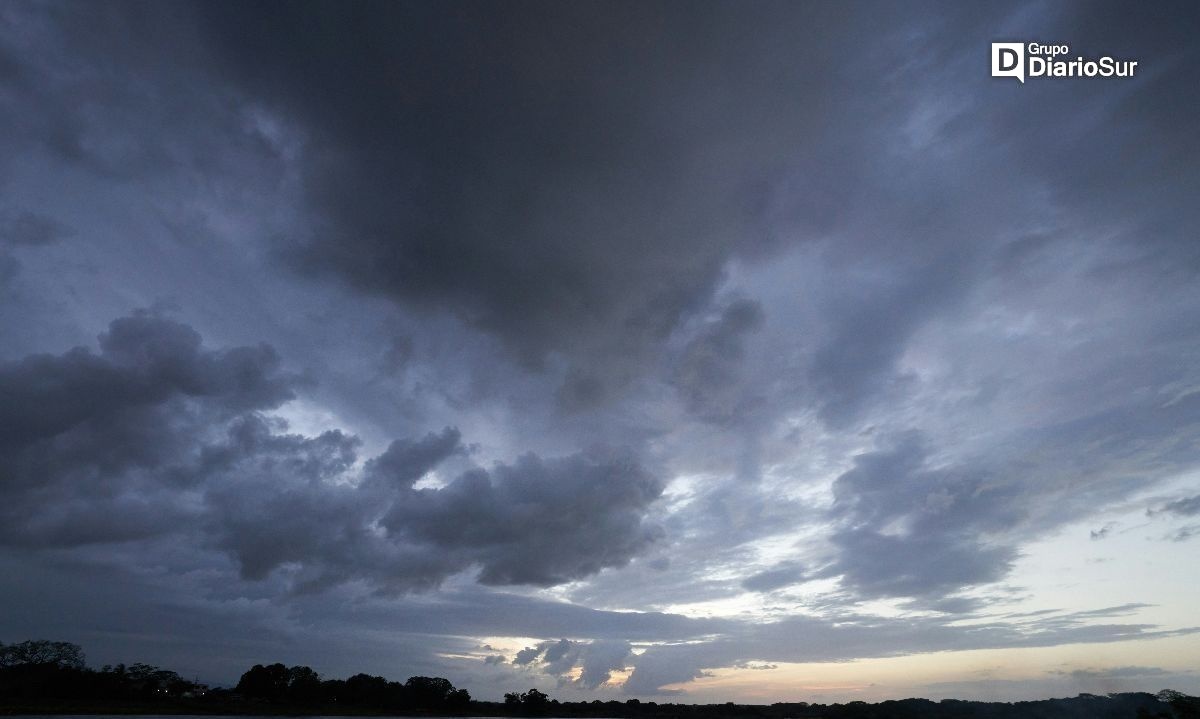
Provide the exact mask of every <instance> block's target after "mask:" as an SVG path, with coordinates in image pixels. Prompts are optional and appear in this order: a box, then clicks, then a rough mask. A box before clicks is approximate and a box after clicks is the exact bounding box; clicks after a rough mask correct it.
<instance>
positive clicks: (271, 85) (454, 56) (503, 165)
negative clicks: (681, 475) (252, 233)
mask: <svg viewBox="0 0 1200 719" xmlns="http://www.w3.org/2000/svg"><path fill="white" fill-rule="evenodd" d="M203 9H204V14H205V15H206V16H207V21H208V22H207V25H208V28H209V30H210V32H211V37H212V39H213V46H214V47H217V48H219V51H220V54H221V56H222V59H223V60H224V61H225V64H224V68H225V73H226V77H228V78H229V79H230V80H232V81H233V82H235V83H237V84H238V86H239V87H241V88H243V89H244V91H245V92H246V93H247V94H248V96H249V97H251V98H254V99H256V100H258V101H261V102H263V103H266V104H267V105H268V106H270V107H271V108H273V109H275V110H277V111H278V112H280V113H281V114H283V115H284V116H285V117H287V118H288V120H289V121H290V122H293V123H297V124H298V125H299V126H300V128H301V129H302V130H303V131H304V132H305V133H307V135H308V137H309V141H308V146H307V148H306V154H305V157H304V163H305V173H306V178H307V181H306V186H307V191H308V193H309V196H310V198H311V199H312V201H313V202H314V203H315V206H316V207H317V208H318V209H319V210H320V213H319V220H318V225H317V226H316V228H315V229H314V230H313V232H312V234H311V236H308V237H301V238H296V240H297V241H296V242H293V243H291V244H290V245H289V246H288V247H287V249H286V251H287V252H289V253H291V255H292V257H293V259H295V260H296V261H297V262H298V263H299V264H300V265H301V266H302V267H304V268H305V269H306V270H307V271H309V272H312V273H315V274H322V275H332V276H334V277H337V278H340V279H341V280H343V281H344V282H345V283H347V284H348V285H350V286H352V287H354V288H357V289H360V290H362V291H365V292H370V293H378V294H381V295H384V296H386V297H390V298H393V299H396V300H399V301H401V302H404V303H406V304H408V305H410V306H414V307H419V308H437V309H440V310H449V311H451V312H453V313H455V314H456V315H458V316H459V317H460V318H462V319H464V320H465V321H466V322H468V323H470V324H471V325H474V326H476V327H478V328H482V329H484V330H486V331H488V332H491V333H494V334H496V335H497V336H499V337H501V338H502V339H503V340H504V341H505V342H506V343H507V344H508V346H509V347H510V348H511V349H512V350H513V351H515V352H516V353H517V354H518V356H520V357H521V358H522V359H523V360H525V361H526V362H528V363H530V364H534V365H536V364H539V363H541V362H542V360H543V359H544V358H545V357H546V356H547V354H548V353H561V354H563V355H566V356H567V357H568V358H569V359H570V360H571V361H572V362H573V363H575V364H579V365H583V367H582V368H581V371H582V372H583V373H584V375H586V376H588V377H591V380H590V381H591V382H592V383H599V384H600V385H604V384H606V383H608V382H611V381H612V380H614V379H616V380H621V379H622V378H625V377H627V376H628V375H629V374H630V373H631V372H633V371H634V369H635V367H636V365H637V364H639V363H641V362H643V361H645V359H646V358H647V355H646V353H647V351H648V349H650V348H651V347H654V346H655V345H656V344H657V343H659V342H661V341H662V340H664V339H665V338H666V336H667V335H668V334H669V333H670V332H671V331H672V329H673V328H674V327H675V326H676V325H677V324H678V322H679V321H680V319H681V318H682V317H684V316H685V315H687V314H689V313H691V312H693V311H695V310H697V309H698V308H700V307H701V306H702V305H703V304H704V303H705V302H706V301H707V299H708V298H709V296H710V295H711V293H712V291H713V289H714V286H715V283H716V282H717V280H718V279H719V277H720V276H721V272H722V266H723V265H724V263H725V262H726V261H727V260H728V259H729V258H731V257H733V256H744V255H755V254H757V253H759V252H761V251H762V250H763V249H764V248H766V247H768V246H770V245H771V244H772V243H773V238H772V237H771V236H770V235H771V233H770V231H769V230H768V229H766V227H765V226H764V224H763V222H764V213H765V208H764V199H763V195H764V193H765V192H766V190H765V188H764V185H763V182H764V179H765V178H764V176H763V174H762V173H763V171H764V167H763V165H766V166H767V167H766V172H767V173H768V176H769V175H770V173H771V172H772V170H771V169H770V167H771V165H772V164H773V163H776V162H778V160H777V159H776V158H781V157H787V156H789V155H791V154H794V153H796V152H798V150H799V148H800V147H801V145H802V142H803V140H804V137H805V135H806V133H808V132H810V131H811V130H812V128H813V125H814V123H819V122H823V121H824V120H823V119H821V118H819V117H818V116H817V115H815V114H814V113H813V112H811V110H809V109H808V108H810V107H811V106H812V105H813V104H814V103H818V102H820V101H821V98H824V97H826V96H827V94H828V93H829V92H830V90H831V88H832V82H831V80H830V79H828V78H826V77H822V76H820V75H817V74H814V73H810V72H808V71H807V70H806V69H805V67H806V63H798V62H796V61H795V58H793V57H792V56H791V55H792V49H794V48H797V47H803V48H805V53H806V54H807V55H809V57H808V62H811V61H813V59H814V58H816V57H820V56H822V55H823V54H824V53H826V52H829V51H830V49H829V47H828V44H829V43H828V40H827V39H826V38H827V37H828V33H829V32H830V30H831V29H832V28H835V27H837V26H838V25H839V24H841V23H842V22H843V18H841V17H839V15H841V14H842V11H841V10H839V9H837V8H834V7H833V6H815V7H812V8H808V10H807V12H806V13H805V15H807V16H806V17H801V16H800V14H797V13H792V12H790V9H789V7H788V6H786V5H773V6H755V7H753V8H746V7H743V6H735V5H722V4H708V5H698V6H689V7H684V6H676V5H669V4H652V5H639V4H633V5H617V6H612V5H609V6H604V5H588V4H582V5H581V4H569V5H563V4H556V3H525V4H517V5H507V6H496V5H490V4H486V3H483V4H476V3H466V4H460V5H457V6H456V7H454V8H453V9H451V8H448V7H441V8H438V7H434V6H426V7H419V6H409V5H395V4H383V3H381V4H356V5H344V6H338V7H336V8H335V7H333V6H330V5H321V4H307V5H296V6H293V7H292V8H291V10H292V12H290V13H288V14H286V15H281V14H279V13H275V12H271V11H267V9H266V8H255V7H250V6H244V5H243V6H239V5H232V4H229V5H221V4H206V5H204V7H203ZM767 17H772V18H773V19H772V20H771V21H770V22H763V21H764V20H765V19H766V18H767ZM350 79H352V81H348V80H350ZM732 127H737V132H736V133H730V131H729V130H730V128H732ZM593 355H598V357H595V356H593ZM600 391H601V390H600V389H599V388H593V389H592V390H591V392H592V393H596V392H600Z"/></svg>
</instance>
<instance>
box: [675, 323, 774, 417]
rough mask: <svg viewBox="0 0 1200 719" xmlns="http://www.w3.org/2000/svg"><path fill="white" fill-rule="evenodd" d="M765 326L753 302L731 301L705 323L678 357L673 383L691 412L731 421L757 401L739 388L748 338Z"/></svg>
mask: <svg viewBox="0 0 1200 719" xmlns="http://www.w3.org/2000/svg"><path fill="white" fill-rule="evenodd" d="M762 324H763V310H762V306H761V305H760V304H758V303H757V302H753V301H751V300H745V299H742V300H735V301H733V302H730V303H729V304H728V305H726V306H725V308H724V309H723V310H722V311H721V314H720V315H719V316H718V317H717V318H716V319H714V320H712V321H709V322H707V323H705V325H704V327H703V328H702V329H701V330H700V331H699V332H697V334H696V336H694V337H693V338H692V339H691V341H690V342H688V344H687V346H686V347H685V348H684V349H683V353H682V355H681V357H680V358H679V361H678V364H677V365H676V367H675V370H674V376H673V379H672V382H673V384H674V385H675V386H676V387H677V388H678V389H679V392H680V394H681V395H682V396H683V400H684V403H685V405H686V406H687V408H688V410H689V411H690V412H693V413H695V414H696V415H698V416H700V417H701V418H703V419H705V420H708V421H712V422H724V423H727V422H730V421H731V420H734V419H737V418H738V416H739V415H742V414H744V413H745V412H746V410H747V409H749V407H748V406H747V405H750V404H752V403H753V402H754V398H752V397H747V396H746V395H745V392H744V388H742V387H739V382H738V380H739V376H738V375H739V370H740V365H741V361H742V358H743V356H744V354H745V348H744V346H743V345H744V342H745V337H746V335H748V334H750V333H752V332H754V331H756V330H758V329H759V328H761V327H762Z"/></svg>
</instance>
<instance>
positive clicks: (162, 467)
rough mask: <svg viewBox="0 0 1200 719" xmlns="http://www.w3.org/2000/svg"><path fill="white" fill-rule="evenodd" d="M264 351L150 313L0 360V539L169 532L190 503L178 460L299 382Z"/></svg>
mask: <svg viewBox="0 0 1200 719" xmlns="http://www.w3.org/2000/svg"><path fill="white" fill-rule="evenodd" d="M279 365H280V363H279V358H278V357H277V356H276V355H275V353H274V351H273V350H272V349H271V348H270V347H268V346H266V345H261V346H258V347H237V348H233V349H229V350H225V351H208V350H205V349H203V348H202V347H201V346H200V336H199V335H198V334H196V333H195V332H194V331H193V330H192V329H191V328H189V327H187V326H185V325H181V324H179V323H176V322H172V321H170V320H166V319H163V318H161V317H156V316H153V315H150V314H145V313H143V314H137V315H134V316H131V317H125V318H121V319H119V320H116V321H114V322H113V323H112V324H111V325H110V326H109V330H108V331H107V332H105V333H104V334H102V335H101V336H100V352H99V354H96V353H93V352H92V351H91V350H88V349H86V348H83V347H77V348H75V349H73V350H71V351H70V352H67V353H66V354H62V355H30V356H28V357H25V358H24V359H22V360H19V361H15V362H9V363H6V364H4V365H3V367H0V388H2V389H0V393H2V394H3V396H4V397H5V402H4V403H3V408H0V457H2V461H0V464H2V465H3V469H0V478H2V484H0V488H2V491H3V493H4V494H5V497H6V501H5V502H4V510H3V514H4V519H5V521H4V523H3V525H4V528H3V530H0V531H2V536H3V537H4V539H5V540H6V541H8V542H16V543H29V544H35V545H44V544H78V543H87V542H94V541H116V540H121V539H130V538H134V537H137V536H143V535H147V534H154V533H157V532H161V531H165V530H166V529H168V528H169V527H170V526H171V525H172V523H173V522H175V521H178V519H179V517H180V515H186V514H188V513H189V512H190V511H191V510H190V509H189V508H188V507H187V502H185V501H181V500H182V499H183V498H184V496H185V494H186V492H188V491H189V490H190V485H191V484H192V482H191V481H190V480H189V479H188V477H187V473H186V472H184V471H182V470H183V469H184V466H185V465H186V464H187V463H188V462H190V461H192V460H193V459H194V457H193V452H194V451H195V450H196V449H197V448H198V446H199V442H202V441H203V439H204V438H206V437H208V436H210V433H211V431H212V429H213V427H214V426H220V424H221V423H223V422H225V421H228V420H229V419H231V418H232V417H233V416H236V415H238V414H240V413H244V412H249V411H255V410H261V409H272V408H275V407H278V406H279V405H280V404H281V403H283V402H284V401H286V400H288V399H290V398H291V397H292V396H293V393H292V392H293V390H292V388H293V386H294V385H295V384H296V378H295V377H292V376H290V375H288V374H286V373H284V372H283V371H282V370H281V369H280V366H279Z"/></svg>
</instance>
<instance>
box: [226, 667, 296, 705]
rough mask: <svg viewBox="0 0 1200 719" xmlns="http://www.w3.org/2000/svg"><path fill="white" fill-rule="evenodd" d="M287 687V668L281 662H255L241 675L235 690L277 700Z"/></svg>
mask: <svg viewBox="0 0 1200 719" xmlns="http://www.w3.org/2000/svg"><path fill="white" fill-rule="evenodd" d="M287 689H288V669H287V667H285V666H283V665H282V664H269V665H267V666H263V665H262V664H255V665H254V666H252V667H250V671H248V672H246V673H245V674H243V675H242V678H241V679H240V680H239V681H238V684H237V688H236V689H235V691H236V692H237V693H238V694H241V695H242V696H245V697H250V698H253V699H265V700H267V701H273V702H274V701H279V700H280V699H282V698H283V696H284V694H285V693H286V692H287Z"/></svg>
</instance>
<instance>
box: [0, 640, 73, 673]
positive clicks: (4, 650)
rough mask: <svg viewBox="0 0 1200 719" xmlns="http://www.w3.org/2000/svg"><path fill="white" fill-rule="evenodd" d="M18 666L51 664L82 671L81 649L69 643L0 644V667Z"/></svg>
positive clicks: (30, 642) (42, 641)
mask: <svg viewBox="0 0 1200 719" xmlns="http://www.w3.org/2000/svg"><path fill="white" fill-rule="evenodd" d="M20 664H53V665H55V666H58V667H69V668H71V669H83V666H84V662H83V649H82V648H80V646H79V645H78V644H72V643H70V642H48V641H46V640H44V639H38V640H30V641H25V642H21V643H20V644H9V645H7V646H6V645H3V644H0V667H12V666H17V665H20Z"/></svg>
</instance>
